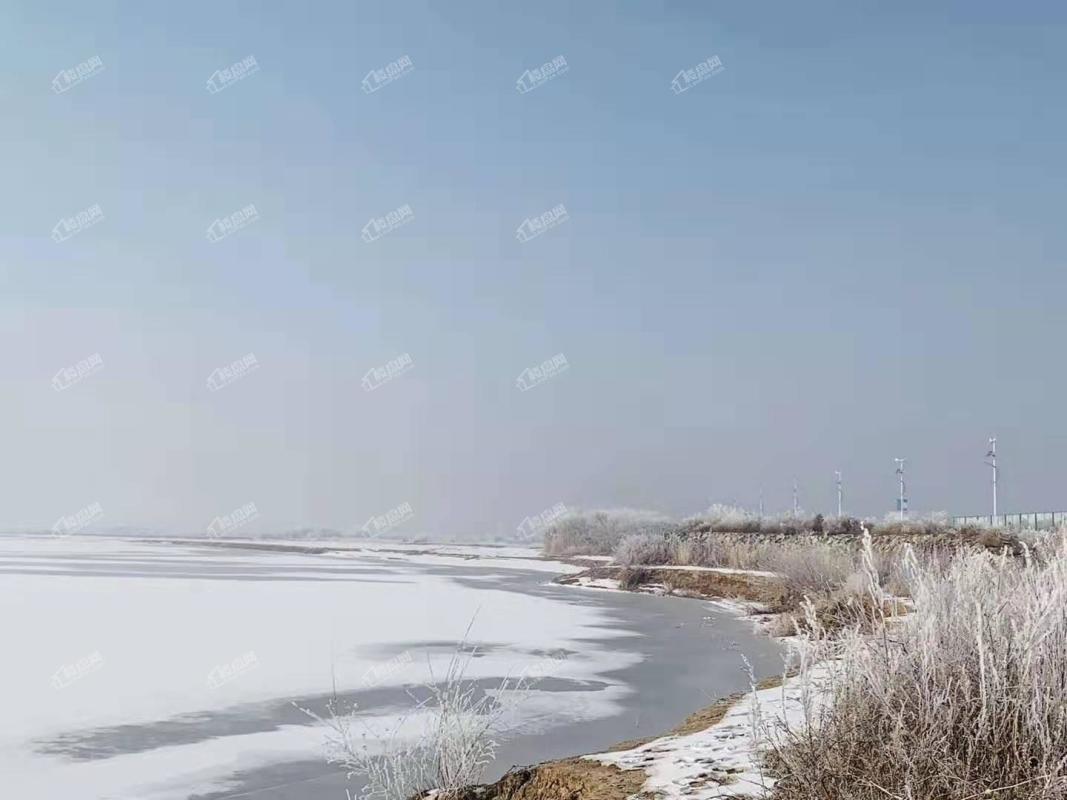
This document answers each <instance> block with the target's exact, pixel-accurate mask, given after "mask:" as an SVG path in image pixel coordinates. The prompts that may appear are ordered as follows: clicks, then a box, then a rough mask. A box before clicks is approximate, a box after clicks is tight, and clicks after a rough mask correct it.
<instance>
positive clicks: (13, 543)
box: [0, 535, 781, 800]
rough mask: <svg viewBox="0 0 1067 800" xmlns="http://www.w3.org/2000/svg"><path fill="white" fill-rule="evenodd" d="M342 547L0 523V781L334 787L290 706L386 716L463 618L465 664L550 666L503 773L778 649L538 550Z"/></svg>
mask: <svg viewBox="0 0 1067 800" xmlns="http://www.w3.org/2000/svg"><path fill="white" fill-rule="evenodd" d="M335 546H336V547H341V548H345V549H340V550H335V549H328V548H327V547H324V548H316V547H310V546H308V545H307V544H306V543H301V545H300V546H299V548H297V549H293V550H290V551H286V550H262V549H246V548H243V547H242V548H236V547H219V546H217V545H215V546H209V545H208V544H206V543H198V542H161V541H156V542H148V541H137V540H132V539H112V538H102V537H87V536H85V537H78V536H71V537H65V538H57V537H27V536H12V535H5V536H2V537H0V609H2V617H0V619H2V621H0V635H2V641H3V643H4V648H3V650H4V658H3V660H2V662H0V670H2V672H0V687H3V688H2V693H3V696H2V701H3V705H2V707H3V709H4V713H3V721H2V723H0V774H2V775H4V784H5V786H6V788H7V789H8V792H9V794H11V796H17V797H19V798H20V799H21V800H31V799H34V798H42V800H43V799H44V798H49V799H50V798H55V797H61V796H72V797H74V796H76V797H92V798H115V800H119V799H122V800H126V799H127V798H128V799H129V800H133V798H136V799H137V800H153V799H154V798H159V799H160V800H163V799H165V798H183V799H184V798H193V797H195V798H224V797H235V798H236V797H242V798H257V800H267V798H269V799H270V800H282V799H283V798H320V797H321V798H338V799H339V798H343V797H344V787H345V785H346V784H345V780H344V776H343V775H342V774H340V773H339V772H338V770H337V769H335V768H331V767H328V766H326V765H325V764H324V763H323V761H322V757H321V755H322V743H323V732H322V730H321V729H319V728H318V726H317V725H315V724H314V723H313V722H312V720H310V719H309V718H308V717H306V716H305V715H304V714H302V713H301V712H300V711H298V710H297V709H295V708H294V706H293V704H294V703H296V704H297V705H300V706H302V707H312V708H316V709H321V707H322V704H323V702H324V700H325V698H327V697H329V696H330V694H331V692H333V691H334V688H336V692H337V694H338V695H340V696H341V697H343V698H344V699H345V700H346V701H355V702H358V704H359V706H360V708H361V709H362V710H363V712H364V713H365V714H366V715H367V718H368V720H369V721H370V724H371V726H372V729H385V728H387V727H388V726H389V724H390V722H391V721H393V720H395V719H397V718H398V717H399V716H401V715H403V714H404V713H405V711H406V710H407V707H410V705H411V700H410V698H409V697H408V696H407V694H406V693H405V691H404V690H403V687H405V686H411V685H417V684H421V683H423V682H424V681H425V680H426V679H427V678H428V676H429V674H430V671H431V670H433V671H434V672H435V674H440V673H441V672H442V671H443V668H444V666H445V664H446V663H447V662H448V660H449V658H450V657H451V656H452V654H453V652H454V649H455V645H456V642H457V641H458V640H459V639H461V638H462V637H463V635H464V632H465V630H466V629H467V627H468V625H471V623H472V620H473V625H472V627H471V632H470V635H469V640H468V644H470V645H473V646H477V648H478V650H477V657H475V658H474V659H473V660H472V661H471V663H470V667H469V669H468V677H470V678H472V679H477V680H480V681H484V684H485V685H486V686H487V687H489V686H492V685H495V684H496V683H498V682H499V680H500V679H501V678H502V677H503V676H505V675H513V676H514V675H518V674H520V673H522V672H523V671H524V670H531V669H532V670H534V671H535V672H536V674H537V675H538V676H541V677H540V679H539V680H538V681H537V683H536V684H535V687H534V690H533V691H532V692H530V693H529V696H528V697H527V698H526V699H525V700H524V702H523V703H522V704H521V706H520V707H519V709H518V713H519V715H520V717H521V719H520V720H519V721H518V723H517V724H518V727H517V728H516V729H515V731H513V733H512V735H511V736H510V738H509V739H508V740H507V741H506V742H505V744H504V745H503V746H502V748H501V750H500V752H499V753H498V757H497V761H496V762H495V763H494V765H493V767H492V774H493V775H498V774H500V773H502V772H503V771H505V770H506V769H507V768H508V767H509V766H510V765H511V764H514V763H530V762H533V761H538V760H542V759H544V758H549V757H555V756H562V755H568V754H572V753H577V752H590V751H595V750H597V749H603V748H605V747H607V746H608V745H610V744H612V743H614V742H617V741H620V740H623V739H631V738H635V737H638V736H642V735H647V734H651V733H657V732H662V731H664V730H666V729H668V728H670V727H672V726H673V725H674V724H676V723H677V722H679V721H680V720H681V719H682V718H684V717H685V716H686V714H688V713H689V712H690V711H693V710H695V709H696V708H698V707H700V706H703V705H706V704H708V703H710V702H712V701H713V700H715V699H716V698H718V697H719V696H722V695H724V694H728V693H730V692H733V691H738V690H741V689H743V688H745V685H746V677H745V675H744V674H743V672H742V670H741V655H740V654H741V653H744V655H745V656H747V657H748V658H749V660H751V661H752V662H753V664H754V665H755V667H756V670H757V672H759V673H761V674H764V675H765V674H771V673H774V672H776V671H778V670H779V669H780V666H781V660H780V657H779V654H778V648H777V647H776V645H774V643H772V642H771V641H768V640H766V639H763V638H760V637H757V636H755V635H754V634H753V633H752V632H751V630H750V627H749V625H748V623H746V622H745V621H743V620H737V619H734V618H732V617H730V616H729V615H726V614H723V613H722V612H719V611H716V610H714V609H712V608H710V607H709V606H708V605H707V604H705V603H702V602H698V601H692V600H682V599H676V598H666V597H652V596H647V595H632V594H626V593H621V592H604V591H596V590H588V589H577V588H571V587H562V586H558V585H555V584H552V583H550V580H551V578H552V577H554V575H556V574H558V573H560V572H562V571H566V570H568V569H574V568H572V567H567V566H565V565H561V564H557V563H553V562H547V561H542V560H539V559H536V558H535V557H534V556H535V554H534V553H533V551H529V550H521V549H517V548H449V547H438V546H435V547H430V546H427V547H418V546H407V547H405V546H397V545H386V544H372V545H366V544H351V543H347V544H342V545H337V544H336V543H333V544H331V545H329V546H328V547H330V548H332V547H335ZM316 550H324V551H323V552H316ZM548 731H551V735H547V736H546V735H545V733H546V732H548Z"/></svg>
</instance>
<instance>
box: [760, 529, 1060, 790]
mask: <svg viewBox="0 0 1067 800" xmlns="http://www.w3.org/2000/svg"><path fill="white" fill-rule="evenodd" d="M867 549H868V552H869V542H868V548H867ZM873 572H874V570H873V568H868V569H867V574H868V575H870V574H872V573H873ZM902 579H903V581H904V582H905V583H906V585H907V589H908V594H909V595H910V597H911V605H912V608H911V611H910V613H908V614H906V615H904V616H902V617H899V618H892V619H890V618H888V617H887V616H886V614H885V613H884V608H885V605H884V601H885V599H886V598H885V595H884V593H883V592H882V590H881V588H880V587H879V586H878V583H877V579H876V578H874V579H871V578H869V579H868V581H867V585H868V589H869V592H870V594H871V597H872V601H873V602H872V603H871V604H870V608H871V609H873V610H874V613H875V614H876V615H877V616H878V617H879V619H877V620H876V623H877V624H876V625H875V626H874V628H873V629H874V630H875V631H876V633H874V634H871V633H870V632H867V633H864V632H862V631H861V630H860V629H859V628H858V627H857V628H853V629H850V630H848V631H846V632H845V633H844V634H842V633H841V632H840V631H837V632H836V633H835V634H834V636H833V637H832V638H831V637H830V636H829V635H827V632H826V630H825V628H824V626H822V625H821V623H820V622H819V620H818V619H816V618H815V616H814V615H809V616H810V619H809V622H808V625H807V626H806V627H807V631H806V646H807V648H808V649H809V651H810V650H811V649H817V650H820V651H821V654H822V656H823V657H824V658H826V659H828V660H827V661H824V663H829V664H831V665H832V669H831V671H830V674H831V676H832V678H831V680H830V683H829V688H828V690H827V692H828V697H827V703H826V704H825V705H824V706H822V710H821V711H820V712H819V713H817V714H811V715H809V717H808V719H807V720H806V722H805V723H804V724H803V725H802V726H799V727H798V728H796V729H794V730H791V731H789V732H788V735H787V736H786V737H785V738H784V740H782V739H779V740H778V741H777V744H776V747H775V752H774V754H773V756H772V758H771V766H772V770H773V773H774V774H775V775H776V777H777V778H778V781H777V784H776V786H775V788H774V792H773V797H774V798H775V800H831V799H832V800H889V799H897V800H935V798H936V800H978V799H979V798H991V799H993V800H1024V799H1025V800H1053V798H1057V799H1062V798H1064V797H1067V544H1065V539H1064V537H1063V536H1062V534H1061V535H1056V536H1055V537H1053V538H1052V539H1051V540H1049V541H1046V542H1045V543H1042V544H1040V545H1039V546H1038V547H1037V549H1036V552H1035V551H1033V550H1031V548H1030V547H1029V546H1023V548H1022V553H1021V555H1010V554H1009V553H1008V551H1007V550H1006V549H1005V550H1004V551H1003V552H1002V553H1001V554H1000V555H995V554H992V553H989V552H987V551H981V550H960V551H959V552H957V553H956V554H955V555H954V557H953V558H951V559H949V560H941V559H927V558H924V557H922V556H918V557H917V556H916V553H915V551H913V550H909V552H908V553H907V554H906V555H905V563H904V569H903V575H902ZM869 630H870V629H868V631H869Z"/></svg>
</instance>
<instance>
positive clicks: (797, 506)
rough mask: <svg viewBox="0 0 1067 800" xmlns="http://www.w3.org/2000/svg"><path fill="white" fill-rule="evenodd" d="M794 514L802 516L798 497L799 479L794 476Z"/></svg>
mask: <svg viewBox="0 0 1067 800" xmlns="http://www.w3.org/2000/svg"><path fill="white" fill-rule="evenodd" d="M793 516H794V517H798V516H800V501H799V499H798V497H797V479H796V478H793Z"/></svg>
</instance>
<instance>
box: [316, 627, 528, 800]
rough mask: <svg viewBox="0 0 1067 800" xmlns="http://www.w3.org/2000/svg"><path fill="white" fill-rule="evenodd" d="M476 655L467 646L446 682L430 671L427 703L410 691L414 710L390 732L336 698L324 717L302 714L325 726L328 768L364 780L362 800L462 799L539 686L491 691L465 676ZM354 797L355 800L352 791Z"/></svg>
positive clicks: (515, 684) (513, 682)
mask: <svg viewBox="0 0 1067 800" xmlns="http://www.w3.org/2000/svg"><path fill="white" fill-rule="evenodd" d="M476 656H477V651H476V650H469V649H467V647H466V639H464V641H463V642H461V643H460V644H458V645H457V647H456V651H455V653H454V654H453V656H452V658H451V660H450V661H449V664H448V668H447V670H446V672H445V674H444V675H443V676H434V675H433V674H432V671H431V676H430V681H429V682H428V683H427V684H426V685H425V686H424V687H423V688H424V691H425V694H426V696H425V697H421V698H420V697H418V696H416V695H415V694H414V693H412V692H409V696H410V697H411V699H412V700H413V702H414V703H415V705H414V708H413V710H412V711H411V712H410V713H408V714H405V715H404V716H402V717H401V718H400V720H399V721H398V722H396V723H395V725H393V726H392V727H391V728H390V729H388V730H379V729H377V728H375V727H374V726H373V725H372V724H371V723H369V722H367V721H365V720H364V719H363V718H362V715H361V713H360V711H359V709H358V707H357V706H355V705H351V706H349V707H343V706H342V704H341V703H340V702H339V701H338V700H337V699H336V697H335V698H334V699H332V700H330V701H329V702H328V703H327V705H326V714H325V715H320V714H317V713H315V712H314V711H311V710H308V709H306V708H300V707H299V706H298V708H300V710H301V711H303V712H304V713H305V714H307V715H308V716H310V717H311V718H313V719H314V720H315V721H317V722H318V723H320V724H321V725H322V726H323V727H324V729H325V733H326V736H325V755H326V761H327V763H329V764H334V765H337V766H340V767H342V768H343V769H344V770H345V772H346V773H347V775H348V777H349V778H352V777H353V776H358V777H359V778H361V779H362V781H363V784H364V786H363V789H362V791H361V792H360V794H359V795H358V796H359V797H360V798H362V800H408V798H411V797H414V796H421V795H423V794H425V793H427V792H431V791H432V792H435V794H434V796H435V797H437V798H440V799H441V800H448V798H455V797H458V796H459V794H460V792H461V790H463V789H464V788H465V787H467V786H470V785H472V784H476V783H478V782H479V781H480V780H481V779H482V778H483V776H484V773H485V770H486V768H487V767H488V766H489V765H490V764H491V763H492V762H493V759H494V758H495V757H496V751H497V746H498V744H499V742H500V741H501V740H502V738H503V737H504V735H505V734H506V733H507V731H508V730H509V725H508V723H507V719H506V718H507V717H508V716H509V714H510V713H511V712H512V711H513V710H514V706H515V704H516V702H519V701H521V700H522V698H523V697H524V696H525V694H526V693H527V692H528V690H529V689H530V687H531V686H532V684H533V682H534V680H535V679H531V678H529V677H523V676H520V677H519V678H517V679H512V678H504V679H503V680H502V681H501V683H500V685H499V686H498V687H497V688H496V689H494V690H491V691H485V690H483V689H482V688H480V686H479V685H478V683H477V682H475V681H472V680H469V679H468V678H467V677H466V672H467V668H468V667H469V665H470V663H471V661H472V660H473V659H474V658H475V657H476ZM348 798H349V800H353V794H352V793H351V792H348Z"/></svg>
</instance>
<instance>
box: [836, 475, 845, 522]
mask: <svg viewBox="0 0 1067 800" xmlns="http://www.w3.org/2000/svg"><path fill="white" fill-rule="evenodd" d="M834 476H835V477H836V478H837V516H838V517H841V516H843V512H842V511H841V509H842V507H843V506H842V504H841V496H842V492H841V473H840V472H837V471H835V472H834Z"/></svg>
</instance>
